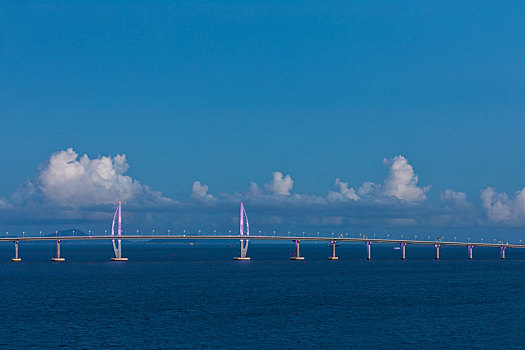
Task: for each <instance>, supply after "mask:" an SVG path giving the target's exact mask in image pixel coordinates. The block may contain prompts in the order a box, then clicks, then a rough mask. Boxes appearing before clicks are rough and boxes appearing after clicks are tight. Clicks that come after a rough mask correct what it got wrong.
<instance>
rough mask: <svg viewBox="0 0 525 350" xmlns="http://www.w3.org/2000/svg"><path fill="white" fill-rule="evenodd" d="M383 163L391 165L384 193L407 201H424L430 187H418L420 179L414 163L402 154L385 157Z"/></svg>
mask: <svg viewBox="0 0 525 350" xmlns="http://www.w3.org/2000/svg"><path fill="white" fill-rule="evenodd" d="M383 164H385V165H387V166H389V167H390V169H389V173H388V176H387V177H386V179H385V181H384V182H383V193H384V194H385V195H387V196H392V197H395V198H397V199H401V200H404V201H407V202H418V201H423V200H425V199H426V198H427V197H426V195H425V192H427V191H428V190H429V189H430V187H423V188H421V187H418V185H417V183H418V181H419V179H418V177H417V175H416V174H415V173H414V169H413V168H412V165H410V164H409V163H408V160H407V159H406V158H405V157H403V156H402V155H398V156H395V157H394V158H392V159H384V160H383Z"/></svg>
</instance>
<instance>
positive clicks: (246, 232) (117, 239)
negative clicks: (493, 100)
mask: <svg viewBox="0 0 525 350" xmlns="http://www.w3.org/2000/svg"><path fill="white" fill-rule="evenodd" d="M239 221H240V228H239V234H238V235H231V234H228V235H220V234H219V235H191V234H188V235H186V234H182V235H180V234H171V235H170V234H168V235H123V234H122V203H121V202H120V201H119V202H118V205H117V209H116V211H115V215H114V217H113V224H112V229H111V235H89V236H60V237H59V236H56V237H51V236H44V237H42V236H24V237H1V238H0V242H13V243H14V246H15V255H14V257H13V258H12V259H11V260H12V261H14V262H20V261H22V259H21V258H20V256H19V251H18V245H19V242H44V241H56V244H57V256H56V257H53V258H52V261H57V262H59V261H65V258H64V257H62V256H61V250H60V243H61V242H62V241H100V240H102V241H103V240H108V241H109V240H110V241H111V242H112V244H113V250H114V253H115V257H113V258H111V260H112V261H127V260H128V259H127V258H125V257H123V256H122V241H123V240H143V241H144V240H147V241H150V240H179V241H183V240H190V241H195V240H234V241H237V240H238V241H240V251H239V256H237V257H234V259H235V260H240V261H243V260H244V261H245V260H250V258H249V257H248V256H247V251H248V242H249V240H256V241H292V242H294V243H295V254H294V255H293V256H291V257H290V260H304V259H305V257H304V256H302V255H301V253H300V242H301V241H315V242H328V243H329V244H330V246H331V255H330V256H329V257H328V259H330V260H338V257H337V255H336V249H335V248H336V243H344V242H351V243H363V244H364V245H365V246H366V259H367V260H370V259H372V249H371V247H372V245H374V244H399V246H400V248H399V249H400V252H401V256H400V258H401V259H402V260H405V259H406V246H407V245H431V246H434V248H435V256H434V258H435V259H436V260H439V258H440V247H441V246H462V247H466V248H467V258H468V259H472V257H473V249H474V247H490V248H497V249H499V251H500V258H501V259H505V252H506V249H507V248H518V249H523V248H525V244H509V243H482V242H456V241H453V242H452V241H442V240H439V239H438V240H434V241H431V240H427V241H425V240H412V239H389V238H367V237H366V236H363V237H361V238H348V237H319V236H295V235H291V236H290V235H289V236H279V235H274V236H267V235H255V236H254V235H250V228H249V224H248V217H247V215H246V210H245V209H244V205H243V203H241V214H240V220H239ZM115 223H117V232H116V233H115Z"/></svg>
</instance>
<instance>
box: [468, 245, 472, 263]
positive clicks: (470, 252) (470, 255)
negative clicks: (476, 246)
mask: <svg viewBox="0 0 525 350" xmlns="http://www.w3.org/2000/svg"><path fill="white" fill-rule="evenodd" d="M472 248H473V247H472V246H471V245H469V246H467V249H468V258H469V260H472Z"/></svg>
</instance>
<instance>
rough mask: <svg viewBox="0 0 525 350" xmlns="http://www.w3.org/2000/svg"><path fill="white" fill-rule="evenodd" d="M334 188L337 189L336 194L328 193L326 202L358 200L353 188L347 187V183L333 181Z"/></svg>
mask: <svg viewBox="0 0 525 350" xmlns="http://www.w3.org/2000/svg"><path fill="white" fill-rule="evenodd" d="M335 187H338V188H339V191H338V192H335V191H330V192H328V195H327V199H328V200H347V199H350V200H354V201H357V200H359V196H358V195H357V193H356V192H355V190H354V188H353V187H348V182H343V181H341V180H340V179H339V178H337V179H335Z"/></svg>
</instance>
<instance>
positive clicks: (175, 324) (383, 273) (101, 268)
mask: <svg viewBox="0 0 525 350" xmlns="http://www.w3.org/2000/svg"><path fill="white" fill-rule="evenodd" d="M250 244H251V245H250V249H249V251H248V253H249V254H248V255H249V256H251V258H252V261H249V262H237V261H233V260H231V258H232V257H233V256H235V255H237V250H238V246H237V245H234V246H231V244H230V243H228V242H219V243H203V242H201V243H200V244H196V245H193V246H190V245H189V244H188V243H181V244H173V243H167V244H159V243H131V242H124V243H123V247H124V248H123V249H124V256H126V257H129V258H130V261H128V262H110V261H109V258H110V257H111V256H112V248H111V244H110V243H108V242H100V243H89V244H81V243H71V242H63V243H62V255H63V256H64V257H66V259H67V261H66V262H65V263H52V262H51V261H50V258H51V257H52V256H54V254H55V246H54V245H53V244H51V243H49V244H42V243H21V244H20V255H21V257H22V259H23V262H22V263H12V262H11V261H10V258H11V257H12V254H13V245H12V244H8V243H4V244H1V245H0V286H1V287H0V327H1V332H2V335H1V336H0V348H1V349H26V348H31V349H59V348H82V349H163V348H181V349H188V348H212V349H217V348H225V349H246V348H258V349H275V348H277V349H292V348H352V349H365V348H380V349H386V348H387V349H392V348H394V349H420V348H443V349H450V348H479V349H494V348H500V349H511V348H524V347H525V342H524V341H525V336H524V331H525V316H524V315H525V300H524V299H525V298H524V297H523V294H524V287H525V251H524V252H522V251H519V250H516V249H514V250H507V259H506V260H500V259H499V251H498V250H497V249H493V248H492V249H491V248H475V249H474V260H472V261H469V260H467V259H466V257H467V252H466V248H458V247H442V249H441V260H439V261H435V260H434V259H433V258H434V250H433V248H432V247H412V246H408V247H407V260H405V261H401V260H400V259H399V257H400V251H399V250H394V249H393V246H389V245H383V246H379V245H376V246H373V249H372V260H371V261H366V260H365V259H364V258H365V254H366V250H365V247H364V245H360V244H357V245H356V244H342V245H341V246H340V247H338V248H337V255H338V256H339V258H340V260H339V261H329V260H328V259H327V257H328V256H329V254H330V248H329V247H328V246H327V245H326V244H321V243H318V244H301V252H302V255H304V256H305V257H306V260H305V261H304V262H300V261H289V260H288V258H289V256H290V253H291V252H292V251H293V245H292V244H288V243H279V244H268V243H264V244H263V243H257V242H253V241H252V242H251V243H250Z"/></svg>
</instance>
